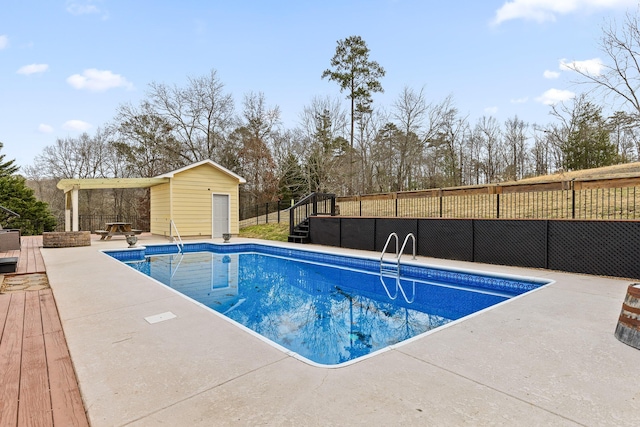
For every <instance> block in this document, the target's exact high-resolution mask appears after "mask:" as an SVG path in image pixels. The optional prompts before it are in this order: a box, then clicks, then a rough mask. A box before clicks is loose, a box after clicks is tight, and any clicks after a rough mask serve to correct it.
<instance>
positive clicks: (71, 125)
mask: <svg viewBox="0 0 640 427" xmlns="http://www.w3.org/2000/svg"><path fill="white" fill-rule="evenodd" d="M90 128H91V124H90V123H87V122H83V121H82V120H68V121H66V122H64V124H63V125H62V129H64V130H71V131H79V132H84V131H86V130H88V129H90Z"/></svg>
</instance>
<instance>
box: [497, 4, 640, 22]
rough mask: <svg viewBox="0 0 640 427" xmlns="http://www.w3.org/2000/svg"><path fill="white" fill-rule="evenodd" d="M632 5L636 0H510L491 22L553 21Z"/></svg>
mask: <svg viewBox="0 0 640 427" xmlns="http://www.w3.org/2000/svg"><path fill="white" fill-rule="evenodd" d="M633 6H637V0H512V1H508V2H506V3H505V4H503V5H502V7H501V8H500V9H498V10H497V11H496V15H495V17H494V18H493V24H494V25H499V24H501V23H503V22H505V21H509V20H511V19H524V20H529V21H536V22H545V21H555V20H556V17H557V16H558V15H566V14H568V13H573V12H579V11H587V12H588V11H592V10H597V9H616V8H617V9H625V8H627V7H633Z"/></svg>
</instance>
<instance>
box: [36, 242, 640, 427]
mask: <svg viewBox="0 0 640 427" xmlns="http://www.w3.org/2000/svg"><path fill="white" fill-rule="evenodd" d="M152 241H156V242H159V243H166V240H165V239H155V240H153V239H150V240H149V243H151V242H152ZM92 243H93V246H91V247H84V248H68V249H43V251H42V252H43V257H44V258H45V262H46V265H47V273H48V275H49V281H50V284H51V287H52V289H53V292H54V296H55V298H56V302H57V304H58V309H59V312H60V317H61V321H62V324H63V328H64V331H65V336H66V338H67V342H68V344H69V349H70V353H71V356H72V360H73V363H74V366H75V369H76V372H77V374H78V380H79V383H80V389H81V392H82V395H83V399H84V402H85V407H86V408H87V411H88V416H89V419H90V421H91V425H94V426H97V425H124V424H134V425H135V424H137V425H149V424H155V423H159V422H166V423H172V424H174V425H175V424H186V423H190V424H194V425H209V424H210V423H211V420H216V422H217V423H218V424H222V425H233V424H238V423H240V424H256V423H267V424H282V423H286V424H306V425H323V424H324V425H326V424H354V423H355V424H365V423H369V424H381V423H385V422H389V423H393V422H398V421H399V420H403V421H405V423H408V424H418V423H425V422H427V423H428V422H431V423H437V424H460V423H473V424H485V423H497V424H512V423H514V422H518V421H527V420H529V421H530V420H532V419H536V420H539V421H540V424H544V423H552V424H563V425H575V424H585V425H589V424H592V425H596V424H597V425H635V424H638V423H640V414H638V411H636V410H634V409H633V405H634V404H637V399H640V394H639V393H638V388H637V386H635V385H633V384H631V383H632V381H629V378H634V376H635V377H637V375H638V374H640V351H638V350H637V349H634V348H632V347H629V346H627V345H625V344H622V343H620V342H619V341H617V340H616V339H615V337H614V336H613V330H614V328H615V324H616V321H617V317H618V315H619V313H620V307H621V304H622V301H623V299H624V294H625V291H626V288H627V286H628V284H629V281H628V280H618V279H611V278H601V277H594V276H583V275H572V274H567V273H559V272H553V271H548V270H535V269H521V268H515V267H500V266H490V265H484V264H470V263H464V262H458V261H448V260H438V259H433V258H422V257H420V259H419V262H426V263H429V264H433V265H436V266H437V265H440V266H443V267H453V268H462V269H466V268H471V269H473V270H478V271H481V272H482V271H484V272H486V271H491V270H500V271H503V272H507V273H508V274H515V275H523V276H534V277H543V278H549V279H552V280H555V283H553V284H551V285H548V286H545V287H544V288H541V289H538V290H536V291H534V292H529V293H527V294H524V295H521V296H519V297H516V298H517V301H516V298H514V299H511V300H509V301H507V302H505V303H500V304H498V305H497V306H493V307H491V308H489V309H485V310H483V311H482V312H479V313H476V314H474V315H472V316H470V317H466V318H464V319H461V320H460V321H455V322H451V323H452V324H451V325H450V326H448V327H447V328H443V329H438V330H436V331H433V333H431V334H428V335H427V336H424V335H421V336H418V337H414V338H412V339H411V340H410V342H405V343H402V345H399V346H398V348H393V349H390V350H389V351H386V352H385V353H384V354H379V355H376V356H375V357H370V358H367V359H365V360H362V359H357V360H356V361H354V363H353V364H350V365H349V366H345V367H341V368H339V369H329V370H328V369H320V368H317V367H314V366H309V365H307V364H305V363H303V362H300V361H298V360H296V359H295V358H293V357H291V356H290V355H286V354H283V353H281V352H279V351H276V350H274V349H272V348H271V347H270V346H267V345H266V344H264V343H261V342H258V341H259V340H255V338H254V337H252V336H250V335H249V334H246V335H245V334H238V333H237V328H235V326H233V327H231V326H232V325H228V324H227V322H221V319H219V318H217V317H216V316H212V315H211V313H210V312H209V311H207V310H202V308H201V307H197V306H196V305H195V304H193V303H192V302H190V301H186V300H185V299H184V298H182V297H179V296H176V295H175V294H173V293H171V292H168V288H166V287H164V286H163V288H164V290H160V289H159V288H158V286H157V283H154V282H153V281H152V279H150V278H147V277H144V278H142V277H140V276H139V275H138V274H133V273H137V272H135V271H134V270H133V269H130V268H128V267H126V266H122V267H123V268H124V269H125V270H130V271H119V270H118V269H114V268H113V265H112V264H111V263H109V262H105V258H102V257H104V254H102V253H101V252H100V251H101V250H102V249H107V248H121V247H122V245H123V242H118V241H115V242H113V241H112V242H104V243H103V242H100V243H96V242H92ZM140 243H141V244H142V243H143V242H140ZM282 245H283V246H284V247H287V244H284V243H283V244H282ZM292 247H299V245H294V246H292ZM311 247H314V248H319V249H321V250H326V251H332V252H344V253H347V254H360V255H368V256H372V254H371V253H368V252H364V251H356V250H342V249H339V248H326V247H324V248H323V247H315V246H311ZM113 261H114V262H116V260H113ZM514 303H515V304H514ZM164 312H172V313H174V314H176V318H173V319H168V320H166V321H162V322H159V323H155V324H152V325H151V324H149V323H147V322H146V321H145V320H144V319H145V317H149V316H151V315H157V314H161V313H164ZM203 325H205V326H204V327H205V329H207V330H208V331H209V332H210V333H207V334H202V333H201V329H202V328H203ZM225 325H228V326H225ZM577 332H579V333H577ZM222 344H224V345H222ZM586 402H589V404H588V405H586ZM220 411H221V413H220ZM354 413H357V414H358V417H357V418H354ZM496 421H497V422H496Z"/></svg>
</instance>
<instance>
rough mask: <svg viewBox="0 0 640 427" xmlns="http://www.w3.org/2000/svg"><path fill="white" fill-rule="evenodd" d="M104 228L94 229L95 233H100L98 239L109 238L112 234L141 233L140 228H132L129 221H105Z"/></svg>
mask: <svg viewBox="0 0 640 427" xmlns="http://www.w3.org/2000/svg"><path fill="white" fill-rule="evenodd" d="M105 225H106V227H105V228H106V230H96V231H95V233H96V234H99V235H100V240H111V238H112V237H113V236H125V237H126V236H135V235H136V234H140V233H142V230H134V229H132V228H131V223H130V222H107V223H106V224H105Z"/></svg>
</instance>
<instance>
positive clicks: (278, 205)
mask: <svg viewBox="0 0 640 427" xmlns="http://www.w3.org/2000/svg"><path fill="white" fill-rule="evenodd" d="M276 210H277V211H278V224H280V200H278V201H277V202H276Z"/></svg>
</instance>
